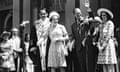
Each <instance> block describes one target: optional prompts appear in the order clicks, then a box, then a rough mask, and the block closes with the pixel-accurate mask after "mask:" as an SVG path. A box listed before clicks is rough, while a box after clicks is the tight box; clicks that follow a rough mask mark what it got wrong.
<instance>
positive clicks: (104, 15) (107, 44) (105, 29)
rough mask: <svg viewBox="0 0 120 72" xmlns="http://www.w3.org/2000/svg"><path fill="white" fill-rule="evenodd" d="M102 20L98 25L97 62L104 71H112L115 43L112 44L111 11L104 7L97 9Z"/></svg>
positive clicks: (114, 58)
mask: <svg viewBox="0 0 120 72" xmlns="http://www.w3.org/2000/svg"><path fill="white" fill-rule="evenodd" d="M97 13H98V15H99V16H100V18H101V20H102V24H101V26H100V37H99V41H98V49H99V54H98V61H97V64H102V65H103V71H104V72H114V71H115V68H114V64H117V58H116V51H115V44H114V28H115V27H114V23H113V22H112V20H111V19H113V13H112V12H111V11H110V10H108V9H105V8H100V9H98V11H97Z"/></svg>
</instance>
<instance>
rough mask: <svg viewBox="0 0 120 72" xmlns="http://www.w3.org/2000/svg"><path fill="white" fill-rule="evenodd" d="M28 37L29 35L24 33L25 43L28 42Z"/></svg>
mask: <svg viewBox="0 0 120 72" xmlns="http://www.w3.org/2000/svg"><path fill="white" fill-rule="evenodd" d="M28 36H30V35H29V33H26V34H25V42H27V41H29V40H30V37H28Z"/></svg>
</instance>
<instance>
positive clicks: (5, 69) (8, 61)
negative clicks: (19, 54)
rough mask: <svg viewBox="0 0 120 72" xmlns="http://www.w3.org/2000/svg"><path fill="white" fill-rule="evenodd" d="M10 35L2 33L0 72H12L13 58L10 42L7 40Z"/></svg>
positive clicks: (13, 66) (13, 67) (13, 68)
mask: <svg viewBox="0 0 120 72" xmlns="http://www.w3.org/2000/svg"><path fill="white" fill-rule="evenodd" d="M9 36H10V33H9V32H6V31H4V32H3V34H2V35H1V37H2V41H1V42H0V68H1V71H0V72H14V71H15V63H14V57H13V49H12V46H13V44H12V42H11V41H10V40H9Z"/></svg>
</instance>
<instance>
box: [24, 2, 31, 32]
mask: <svg viewBox="0 0 120 72" xmlns="http://www.w3.org/2000/svg"><path fill="white" fill-rule="evenodd" d="M30 9H31V8H30V0H23V20H24V21H26V20H29V21H30ZM24 33H30V24H27V25H26V27H25V30H24Z"/></svg>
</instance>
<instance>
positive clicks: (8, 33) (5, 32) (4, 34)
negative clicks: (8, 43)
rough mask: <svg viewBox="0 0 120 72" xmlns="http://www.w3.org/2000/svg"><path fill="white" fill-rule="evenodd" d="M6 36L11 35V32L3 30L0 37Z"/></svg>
mask: <svg viewBox="0 0 120 72" xmlns="http://www.w3.org/2000/svg"><path fill="white" fill-rule="evenodd" d="M4 36H8V37H9V36H10V32H7V31H3V33H2V34H1V35H0V37H1V38H2V37H4Z"/></svg>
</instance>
